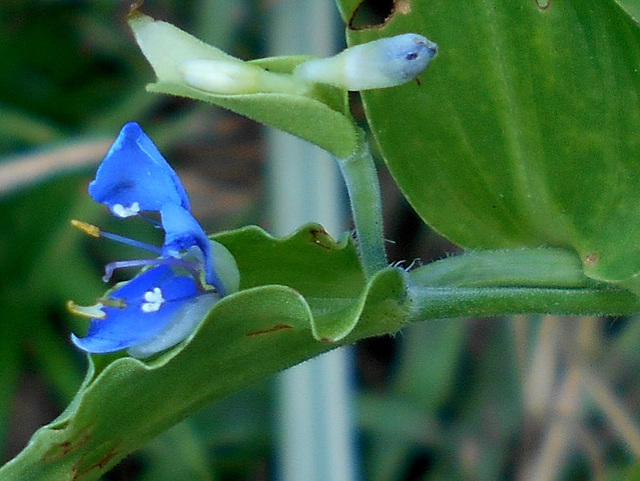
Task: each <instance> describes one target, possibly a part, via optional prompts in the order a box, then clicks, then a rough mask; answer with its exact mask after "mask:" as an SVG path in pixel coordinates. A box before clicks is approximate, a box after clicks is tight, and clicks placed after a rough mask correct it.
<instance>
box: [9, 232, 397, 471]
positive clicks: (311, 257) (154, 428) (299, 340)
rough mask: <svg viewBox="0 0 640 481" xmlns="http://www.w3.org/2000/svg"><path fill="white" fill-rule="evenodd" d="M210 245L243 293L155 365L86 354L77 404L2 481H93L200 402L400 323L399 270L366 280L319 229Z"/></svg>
mask: <svg viewBox="0 0 640 481" xmlns="http://www.w3.org/2000/svg"><path fill="white" fill-rule="evenodd" d="M216 239H217V240H218V241H220V242H221V243H224V244H225V245H226V246H227V248H228V249H229V250H230V251H231V252H232V253H233V254H234V256H235V258H236V259H237V261H238V265H239V268H240V272H241V276H242V290H241V291H240V292H238V293H236V294H233V295H231V296H227V297H225V298H224V299H222V300H221V301H220V302H219V303H218V304H216V305H215V306H214V308H213V309H212V310H211V312H210V314H209V315H208V317H207V318H206V319H205V320H204V321H203V323H202V324H201V325H200V326H199V328H198V329H197V330H196V332H194V333H193V334H192V335H191V336H190V338H189V339H187V340H186V341H185V342H184V343H182V344H181V345H180V346H178V347H176V348H175V349H172V350H169V351H168V352H166V353H163V354H160V355H158V356H156V357H155V358H151V359H150V360H145V361H142V360H137V359H134V358H130V357H119V358H118V357H117V356H116V357H115V358H114V356H92V358H91V369H90V372H89V374H88V376H87V379H86V380H85V384H84V386H83V387H82V388H81V389H80V391H79V392H78V395H77V396H76V398H75V400H74V401H73V402H72V403H71V405H70V406H69V408H67V410H66V411H65V412H64V413H63V414H62V415H61V416H60V417H59V418H58V419H57V420H56V421H54V422H53V423H52V424H50V425H48V426H45V427H44V428H42V429H41V430H40V431H38V432H37V433H36V435H34V437H33V439H32V440H31V443H30V444H29V446H28V447H27V448H26V449H25V451H23V453H22V454H21V455H20V456H19V457H18V458H16V459H15V460H13V461H12V462H10V463H9V464H7V465H6V466H5V467H4V468H2V469H0V479H21V480H39V481H42V480H49V479H50V480H59V479H71V475H73V476H75V477H74V478H73V479H77V480H80V479H83V480H84V479H87V480H89V479H96V478H97V477H98V476H99V475H100V473H102V472H104V471H105V470H106V469H107V468H108V467H110V466H112V465H113V464H114V463H115V462H117V461H118V460H119V459H121V458H122V457H124V456H126V455H127V454H129V453H130V452H131V451H133V450H135V449H136V448H138V447H139V446H141V445H142V444H143V443H144V442H145V441H147V440H149V439H150V438H152V437H153V436H155V435H157V434H159V433H160V432H162V431H163V430H165V429H167V428H169V427H170V426H172V425H173V424H175V423H177V422H178V421H179V420H181V419H183V418H185V417H186V416H188V415H189V414H192V413H193V412H194V411H195V410H197V409H198V408H200V407H202V406H203V405H205V404H206V403H208V402H211V401H212V400H215V399H219V398H221V397H223V396H225V395H227V394H229V393H231V392H234V391H237V390H239V389H241V388H242V387H245V386H247V385H249V384H251V383H253V382H255V381H257V380H259V379H261V378H264V377H266V376H268V375H270V374H273V373H275V372H277V371H279V370H281V369H284V368H286V367H289V366H292V365H294V364H296V363H298V362H301V361H303V360H305V359H308V358H310V357H313V356H315V355H317V354H319V353H321V352H324V351H327V350H330V349H333V348H335V347H337V346H339V345H342V344H344V343H347V342H351V341H353V340H354V338H356V337H362V336H364V335H368V334H371V333H377V334H381V333H384V332H395V331H397V330H398V329H399V328H400V327H401V325H402V322H403V320H404V319H405V318H406V316H407V310H408V306H406V305H405V303H404V301H405V296H406V292H405V283H404V282H405V277H404V274H403V272H402V271H401V270H400V269H395V268H390V269H388V270H385V271H382V272H380V273H379V274H378V275H377V276H375V277H374V278H373V279H371V280H370V281H368V282H365V279H364V276H363V274H362V271H361V268H360V266H359V263H358V261H357V256H356V252H355V249H354V247H353V245H352V243H351V242H349V241H348V240H344V241H343V242H341V243H336V242H335V241H333V240H332V239H331V238H330V237H329V236H328V235H327V234H326V233H325V232H324V231H323V230H322V228H320V227H319V226H317V225H313V226H309V227H306V228H302V229H301V230H300V231H299V232H297V233H296V234H295V235H293V236H292V237H290V238H287V239H275V238H273V237H270V236H269V235H267V234H266V233H265V232H264V231H262V230H260V229H258V228H255V227H249V228H245V229H241V230H238V231H233V232H229V233H224V234H221V235H219V236H217V238H216ZM305 297H306V299H305ZM360 324H362V326H360Z"/></svg>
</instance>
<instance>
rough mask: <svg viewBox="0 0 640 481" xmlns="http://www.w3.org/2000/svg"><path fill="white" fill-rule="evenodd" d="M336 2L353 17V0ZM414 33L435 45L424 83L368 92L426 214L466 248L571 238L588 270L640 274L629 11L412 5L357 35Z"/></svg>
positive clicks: (579, 0)
mask: <svg viewBox="0 0 640 481" xmlns="http://www.w3.org/2000/svg"><path fill="white" fill-rule="evenodd" d="M338 3H339V4H340V5H341V11H342V14H343V16H344V18H345V19H349V18H351V17H352V15H353V13H354V9H355V8H356V3H355V2H353V1H350V0H339V2H338ZM400 3H401V2H396V5H400ZM620 3H622V4H626V5H627V10H630V6H631V5H632V2H620ZM406 31H416V32H418V33H421V34H424V35H426V36H427V37H429V38H431V39H432V40H434V41H436V42H437V43H438V44H439V45H440V54H439V57H438V58H437V59H436V60H435V61H434V62H433V63H432V65H431V66H430V67H429V69H428V70H427V71H426V73H425V74H423V76H422V81H421V82H420V83H412V84H408V85H405V86H402V87H398V88H393V89H385V90H377V91H370V92H363V94H362V96H363V99H364V102H365V106H366V113H367V117H368V119H369V121H370V124H371V127H372V130H373V133H374V135H375V137H376V139H377V141H378V143H379V145H380V149H381V151H382V153H383V155H384V157H385V160H386V162H387V164H388V166H389V169H390V170H391V173H392V174H393V176H394V177H395V179H396V181H397V182H398V184H399V185H400V188H401V189H402V191H403V192H404V194H405V195H406V197H407V198H408V200H409V201H410V202H411V204H412V205H413V207H414V208H415V209H416V210H417V211H418V213H419V214H420V215H421V216H422V217H423V219H424V220H425V221H426V222H427V223H428V224H430V225H431V226H432V227H434V228H435V229H436V230H438V231H439V232H440V233H442V234H443V235H445V236H447V237H448V238H449V239H451V240H452V241H454V242H456V243H458V244H460V245H461V246H464V247H472V248H498V247H514V246H525V245H526V246H534V245H557V246H568V247H571V248H573V249H575V250H577V252H578V253H579V254H580V255H581V257H582V258H583V263H584V265H585V271H586V272H587V274H588V275H590V276H591V277H593V278H596V279H600V280H605V281H622V280H625V279H628V278H630V277H631V276H633V275H635V274H637V273H638V272H640V249H638V248H637V245H636V244H637V239H639V238H640V202H638V192H640V136H638V132H639V131H640V70H639V69H638V65H640V30H639V29H638V28H637V24H636V23H635V22H634V21H633V19H632V18H631V17H630V16H629V14H628V13H627V11H625V10H623V9H621V8H620V6H619V5H618V3H616V2H614V1H613V0H609V1H603V0H564V1H552V2H541V1H538V2H536V1H534V0H531V1H522V0H519V1H510V2H500V1H497V0H494V1H485V0H470V1H466V2H458V3H456V4H455V5H453V4H452V3H451V2H449V1H445V0H428V1H426V0H414V1H412V2H410V3H409V2H402V8H400V7H398V11H397V12H395V13H394V14H393V15H392V16H391V18H390V19H389V20H388V21H387V22H386V23H385V24H384V25H383V26H378V27H376V28H369V29H361V30H351V31H348V38H349V41H350V43H351V44H357V43H363V42H366V41H369V40H372V39H374V38H379V37H387V36H391V35H394V34H397V33H400V32H406Z"/></svg>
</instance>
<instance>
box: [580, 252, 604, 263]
mask: <svg viewBox="0 0 640 481" xmlns="http://www.w3.org/2000/svg"><path fill="white" fill-rule="evenodd" d="M599 260H600V256H599V255H598V253H597V252H592V253H591V254H587V255H586V256H584V257H583V258H582V262H583V263H584V265H585V266H595V265H596V264H597V263H598V261H599Z"/></svg>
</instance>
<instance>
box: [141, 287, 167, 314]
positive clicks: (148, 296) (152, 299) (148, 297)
mask: <svg viewBox="0 0 640 481" xmlns="http://www.w3.org/2000/svg"><path fill="white" fill-rule="evenodd" d="M144 300H145V301H147V302H145V303H144V304H142V306H141V307H140V309H142V312H156V311H157V310H159V309H160V306H162V304H163V303H164V302H165V301H164V297H162V291H161V290H160V288H159V287H154V288H153V290H152V291H148V292H145V293H144Z"/></svg>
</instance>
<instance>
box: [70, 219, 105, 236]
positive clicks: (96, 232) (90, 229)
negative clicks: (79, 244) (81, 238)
mask: <svg viewBox="0 0 640 481" xmlns="http://www.w3.org/2000/svg"><path fill="white" fill-rule="evenodd" d="M71 225H72V226H73V227H75V228H76V229H80V230H81V231H82V232H84V233H85V234H87V235H90V236H91V237H100V228H98V227H96V226H95V225H92V224H88V223H86V222H82V221H81V220H76V219H71Z"/></svg>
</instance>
